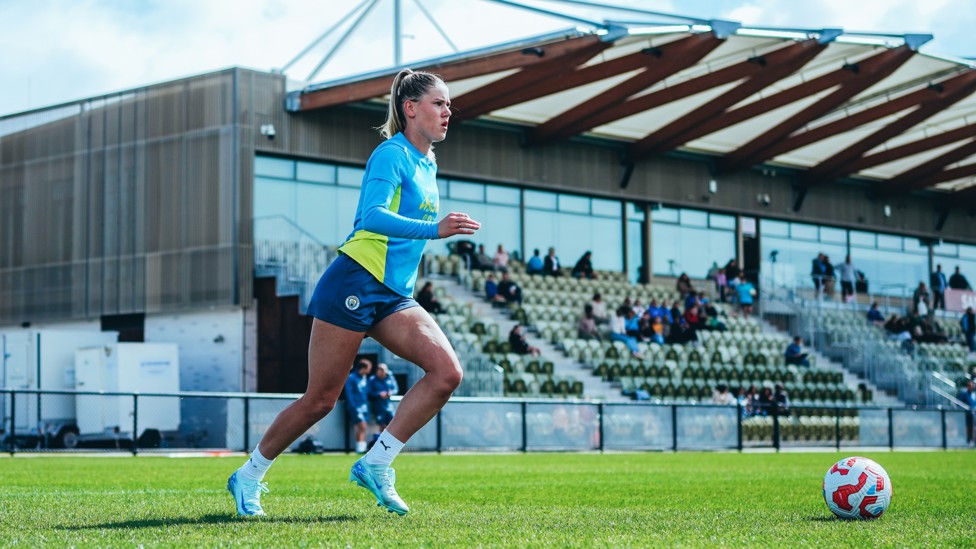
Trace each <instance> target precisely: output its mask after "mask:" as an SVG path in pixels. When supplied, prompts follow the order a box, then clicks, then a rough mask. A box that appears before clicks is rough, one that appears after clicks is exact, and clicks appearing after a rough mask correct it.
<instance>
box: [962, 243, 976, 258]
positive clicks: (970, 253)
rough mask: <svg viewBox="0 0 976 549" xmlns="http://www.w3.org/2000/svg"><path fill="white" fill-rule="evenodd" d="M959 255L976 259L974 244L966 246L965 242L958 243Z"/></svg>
mask: <svg viewBox="0 0 976 549" xmlns="http://www.w3.org/2000/svg"><path fill="white" fill-rule="evenodd" d="M959 257H968V258H970V259H976V246H967V245H965V244H960V245H959Z"/></svg>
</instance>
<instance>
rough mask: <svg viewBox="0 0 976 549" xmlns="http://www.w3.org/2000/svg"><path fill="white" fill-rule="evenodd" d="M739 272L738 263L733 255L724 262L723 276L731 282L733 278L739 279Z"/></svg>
mask: <svg viewBox="0 0 976 549" xmlns="http://www.w3.org/2000/svg"><path fill="white" fill-rule="evenodd" d="M739 272H740V269H739V264H738V263H736V262H735V258H734V257H733V258H732V259H730V260H729V262H728V263H726V264H725V276H726V277H727V278H728V280H729V282H730V283H731V282H732V281H733V280H738V279H739Z"/></svg>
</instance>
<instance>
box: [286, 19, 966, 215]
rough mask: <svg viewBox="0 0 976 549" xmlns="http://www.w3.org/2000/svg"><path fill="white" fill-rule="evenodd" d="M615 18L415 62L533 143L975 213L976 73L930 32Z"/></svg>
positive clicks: (331, 88)
mask: <svg viewBox="0 0 976 549" xmlns="http://www.w3.org/2000/svg"><path fill="white" fill-rule="evenodd" d="M505 3H506V4H515V3H514V2H505ZM586 4H590V5H593V4H594V3H592V2H587V3H586ZM516 5H518V4H516ZM519 7H525V8H526V9H538V8H528V7H526V6H521V5H519ZM607 7H608V8H609V6H607ZM612 12H613V14H614V15H620V14H621V13H622V14H623V16H622V17H621V18H620V19H617V20H615V19H609V18H608V19H605V20H602V21H591V20H586V19H580V18H574V17H570V16H566V17H567V18H569V19H570V20H571V21H572V22H573V23H574V26H573V27H572V28H569V29H566V30H565V31H561V32H556V33H548V34H545V35H539V36H535V37H531V38H526V39H523V40H519V41H515V42H509V43H505V44H500V45H496V46H492V47H488V48H482V49H478V50H473V51H467V52H460V53H456V54H453V55H449V56H446V57H441V58H437V59H432V60H429V61H425V62H419V63H412V64H411V67H412V68H415V69H416V68H420V69H425V70H430V71H433V72H436V73H438V74H440V75H442V76H443V77H444V79H445V80H446V81H448V82H449V83H450V86H451V92H452V96H453V97H452V100H453V104H454V106H455V108H456V114H455V117H456V118H460V119H462V120H465V119H473V118H482V119H491V120H499V121H505V122H508V123H515V124H519V125H523V126H524V127H525V135H526V143H527V144H528V145H529V146H542V145H545V144H547V143H551V142H554V141H558V140H561V139H567V138H571V137H573V136H577V135H584V134H585V135H592V136H598V137H603V138H609V139H612V140H617V141H621V142H623V143H625V148H626V151H627V156H628V158H629V160H630V161H639V160H641V159H642V158H646V157H649V156H651V155H658V154H663V153H668V152H670V151H675V150H681V151H688V152H693V153H697V154H701V155H707V156H710V157H712V158H713V161H714V164H715V167H716V170H717V172H718V173H731V172H734V171H737V170H743V169H749V168H751V167H753V166H757V165H762V166H775V167H785V168H789V169H793V170H796V172H795V177H796V180H797V183H798V184H799V185H800V187H801V189H809V188H812V187H814V186H817V185H821V184H824V183H828V182H831V181H836V180H842V179H846V178H852V177H853V178H857V179H861V180H864V181H867V182H868V183H869V184H870V185H872V187H873V193H874V194H875V195H876V196H878V197H887V196H894V195H906V194H909V193H912V192H915V191H921V190H930V191H936V192H939V193H941V194H942V196H944V197H945V198H946V200H947V203H949V201H951V203H955V204H959V203H960V201H965V202H966V203H969V204H971V205H972V204H976V65H974V64H973V63H972V62H970V61H967V60H963V59H951V58H945V57H939V56H934V55H929V54H925V53H920V52H919V51H918V49H919V47H920V46H921V45H923V44H924V43H926V42H928V41H929V40H931V38H932V36H930V35H917V34H907V35H896V34H876V33H871V34H866V33H851V32H845V31H844V30H841V29H784V28H755V27H752V28H750V27H743V26H741V25H740V24H738V23H735V22H730V21H717V20H701V19H695V18H687V17H680V16H672V15H665V14H658V13H652V12H646V11H642V10H633V9H619V8H613V10H612ZM400 68H401V67H391V68H390V69H388V70H383V71H378V72H373V73H370V74H365V75H359V76H354V77H349V78H343V79H339V80H333V81H328V82H322V83H318V84H312V85H308V86H306V87H305V88H303V89H301V90H299V91H295V92H292V93H291V94H290V95H289V98H288V105H287V108H288V110H289V111H293V112H301V111H309V110H313V109H321V108H325V107H330V106H335V105H341V104H346V103H351V102H360V101H366V100H371V99H379V98H385V97H387V96H388V93H389V85H390V76H391V75H392V74H395V73H396V72H397V71H398V70H399V69H400ZM804 195H805V192H801V193H799V196H800V198H799V199H798V200H797V203H796V204H795V205H794V207H795V209H799V208H800V207H801V206H802V200H803V198H802V197H803V196H804Z"/></svg>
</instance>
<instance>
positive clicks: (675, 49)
mask: <svg viewBox="0 0 976 549" xmlns="http://www.w3.org/2000/svg"><path fill="white" fill-rule="evenodd" d="M701 42H711V43H713V44H714V47H718V46H719V45H721V44H722V39H720V38H718V37H716V36H715V35H714V34H712V33H702V34H694V35H691V36H687V37H685V38H680V39H678V40H675V41H673V42H669V43H667V44H664V45H662V46H659V47H654V48H645V49H643V50H641V51H638V52H634V53H632V54H629V55H624V56H621V57H617V58H616V59H611V60H609V61H604V62H601V63H594V64H592V65H589V66H586V67H583V66H580V65H582V64H583V63H585V62H586V60H583V61H581V62H579V63H575V64H574V65H568V64H567V65H564V66H562V67H561V68H562V69H563V70H560V71H558V72H555V73H553V74H552V75H551V76H548V77H544V78H541V77H540V78H536V79H534V80H533V81H532V82H531V83H527V84H519V83H518V82H514V81H510V80H509V78H512V77H514V76H518V75H512V77H509V78H503V79H501V80H499V81H497V82H492V83H491V84H488V85H487V86H483V87H481V88H478V89H476V90H472V91H471V92H468V93H466V94H464V95H461V96H458V97H455V98H454V104H455V105H459V106H460V109H459V111H458V113H457V115H455V116H460V117H461V118H462V119H469V118H474V117H475V116H480V115H482V114H485V113H489V112H491V111H493V110H497V109H499V108H503V107H506V106H510V105H518V104H519V103H525V102H527V101H531V100H533V99H538V98H540V97H545V96H547V95H551V94H554V93H558V92H561V91H564V90H568V89H572V88H576V87H578V86H582V85H585V84H590V83H593V82H598V81H600V80H603V79H605V78H610V77H612V76H617V75H620V74H624V73H626V72H630V71H634V70H638V69H642V68H645V67H649V66H651V65H653V64H655V63H658V62H660V59H662V58H664V57H671V56H673V55H679V56H680V55H685V54H686V52H687V49H688V48H694V47H695V46H696V45H697V44H699V43H701ZM523 72H530V73H534V72H537V71H536V70H535V68H533V70H530V71H529V70H527V69H523ZM520 74H521V73H520ZM496 84H497V86H496ZM475 94H477V95H475Z"/></svg>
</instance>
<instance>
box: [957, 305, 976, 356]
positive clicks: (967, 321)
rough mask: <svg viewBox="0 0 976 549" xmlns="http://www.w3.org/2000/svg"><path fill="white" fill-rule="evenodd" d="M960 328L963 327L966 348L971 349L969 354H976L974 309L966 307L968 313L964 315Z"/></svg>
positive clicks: (975, 316)
mask: <svg viewBox="0 0 976 549" xmlns="http://www.w3.org/2000/svg"><path fill="white" fill-rule="evenodd" d="M959 326H961V327H962V335H963V337H964V338H966V346H967V347H969V352H970V353H972V352H976V341H974V339H976V315H974V314H973V308H972V307H966V312H965V313H963V314H962V318H961V319H960V320H959Z"/></svg>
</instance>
